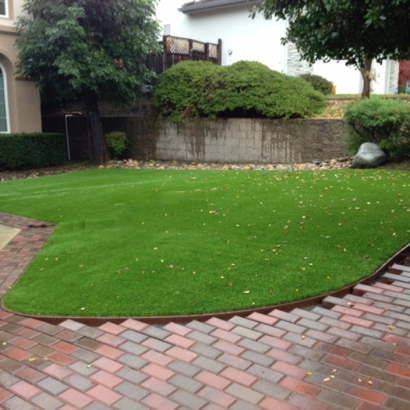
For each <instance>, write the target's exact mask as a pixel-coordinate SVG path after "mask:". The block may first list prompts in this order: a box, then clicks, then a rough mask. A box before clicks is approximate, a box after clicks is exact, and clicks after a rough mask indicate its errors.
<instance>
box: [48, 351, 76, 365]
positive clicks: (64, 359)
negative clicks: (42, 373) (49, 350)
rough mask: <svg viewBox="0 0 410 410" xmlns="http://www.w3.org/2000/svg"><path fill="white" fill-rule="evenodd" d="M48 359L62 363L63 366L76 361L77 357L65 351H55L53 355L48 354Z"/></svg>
mask: <svg viewBox="0 0 410 410" xmlns="http://www.w3.org/2000/svg"><path fill="white" fill-rule="evenodd" d="M48 359H49V360H50V361H52V362H54V363H57V364H61V365H62V366H67V365H69V364H71V363H73V362H75V359H73V358H72V357H70V356H68V355H66V354H64V353H53V354H52V355H50V356H48Z"/></svg>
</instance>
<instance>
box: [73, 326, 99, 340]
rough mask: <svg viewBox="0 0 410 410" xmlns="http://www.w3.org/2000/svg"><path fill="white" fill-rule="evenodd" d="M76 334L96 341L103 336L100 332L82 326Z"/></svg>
mask: <svg viewBox="0 0 410 410" xmlns="http://www.w3.org/2000/svg"><path fill="white" fill-rule="evenodd" d="M77 332H78V333H80V334H82V335H84V336H87V337H89V338H90V339H97V338H99V337H100V336H102V335H103V334H104V332H103V331H102V330H99V329H97V328H95V327H90V326H84V327H82V328H81V329H80V330H77Z"/></svg>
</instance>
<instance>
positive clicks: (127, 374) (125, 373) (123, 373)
mask: <svg viewBox="0 0 410 410" xmlns="http://www.w3.org/2000/svg"><path fill="white" fill-rule="evenodd" d="M116 375H117V376H119V377H122V378H123V379H126V380H128V381H130V382H132V383H135V384H139V383H142V382H143V381H144V380H146V379H148V376H147V375H146V374H144V373H141V372H139V371H137V370H134V369H131V368H129V367H128V366H124V367H123V368H122V369H121V370H119V371H118V372H117V373H116Z"/></svg>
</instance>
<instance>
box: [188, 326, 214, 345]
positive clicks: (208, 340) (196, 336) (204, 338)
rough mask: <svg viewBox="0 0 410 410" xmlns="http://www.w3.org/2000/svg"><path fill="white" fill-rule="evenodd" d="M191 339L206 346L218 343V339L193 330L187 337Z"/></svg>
mask: <svg viewBox="0 0 410 410" xmlns="http://www.w3.org/2000/svg"><path fill="white" fill-rule="evenodd" d="M187 337H188V338H189V339H192V340H196V341H197V342H201V343H204V344H206V345H211V344H212V343H214V342H216V341H217V339H216V337H213V336H209V335H208V334H206V333H202V332H199V331H198V330H193V331H192V332H191V333H189V334H188V335H187Z"/></svg>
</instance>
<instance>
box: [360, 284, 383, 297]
mask: <svg viewBox="0 0 410 410" xmlns="http://www.w3.org/2000/svg"><path fill="white" fill-rule="evenodd" d="M383 292H384V290H383V289H379V288H375V287H374V286H368V285H362V284H359V285H356V286H355V287H354V289H353V294H354V295H358V296H362V295H364V294H365V293H376V294H378V295H381V294H382V293H383Z"/></svg>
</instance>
